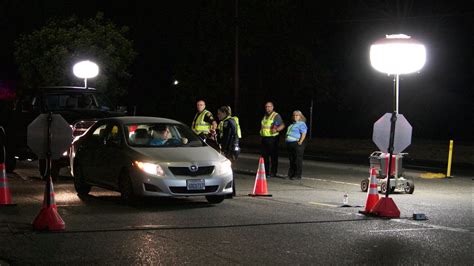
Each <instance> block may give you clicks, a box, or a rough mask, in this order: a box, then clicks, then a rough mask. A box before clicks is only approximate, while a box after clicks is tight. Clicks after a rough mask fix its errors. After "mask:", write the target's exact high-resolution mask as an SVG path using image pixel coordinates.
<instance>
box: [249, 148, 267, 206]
mask: <svg viewBox="0 0 474 266" xmlns="http://www.w3.org/2000/svg"><path fill="white" fill-rule="evenodd" d="M249 196H251V197H271V196H272V195H271V194H268V188H267V178H266V174H265V162H264V161H263V157H260V159H259V160H258V170H257V175H256V176H255V185H254V187H253V192H252V193H250V194H249Z"/></svg>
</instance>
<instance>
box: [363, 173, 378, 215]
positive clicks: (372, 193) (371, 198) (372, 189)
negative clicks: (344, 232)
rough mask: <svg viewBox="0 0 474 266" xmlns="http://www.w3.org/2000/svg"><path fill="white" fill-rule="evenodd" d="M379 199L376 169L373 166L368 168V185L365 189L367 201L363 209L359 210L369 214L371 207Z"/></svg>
mask: <svg viewBox="0 0 474 266" xmlns="http://www.w3.org/2000/svg"><path fill="white" fill-rule="evenodd" d="M378 201H379V193H378V191H377V170H375V168H371V169H370V185H369V190H368V191H367V202H366V203H365V210H363V211H360V213H363V214H371V213H372V208H373V207H374V206H375V205H376V204H377V202H378Z"/></svg>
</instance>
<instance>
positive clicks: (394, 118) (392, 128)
mask: <svg viewBox="0 0 474 266" xmlns="http://www.w3.org/2000/svg"><path fill="white" fill-rule="evenodd" d="M390 122H391V124H390V140H389V144H388V153H389V157H388V169H387V190H386V191H385V197H386V198H388V195H389V193H390V189H391V187H390V178H391V177H392V156H393V142H394V139H395V125H396V122H397V113H396V112H395V111H393V113H392V117H391V118H390Z"/></svg>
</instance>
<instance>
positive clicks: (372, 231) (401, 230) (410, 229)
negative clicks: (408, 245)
mask: <svg viewBox="0 0 474 266" xmlns="http://www.w3.org/2000/svg"><path fill="white" fill-rule="evenodd" d="M423 230H439V228H406V229H387V230H369V232H370V233H386V232H405V231H423Z"/></svg>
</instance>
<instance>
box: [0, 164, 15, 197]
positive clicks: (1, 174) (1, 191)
mask: <svg viewBox="0 0 474 266" xmlns="http://www.w3.org/2000/svg"><path fill="white" fill-rule="evenodd" d="M15 205H16V204H13V202H12V195H11V193H10V187H9V186H8V178H7V173H6V171H5V163H0V206H15Z"/></svg>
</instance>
